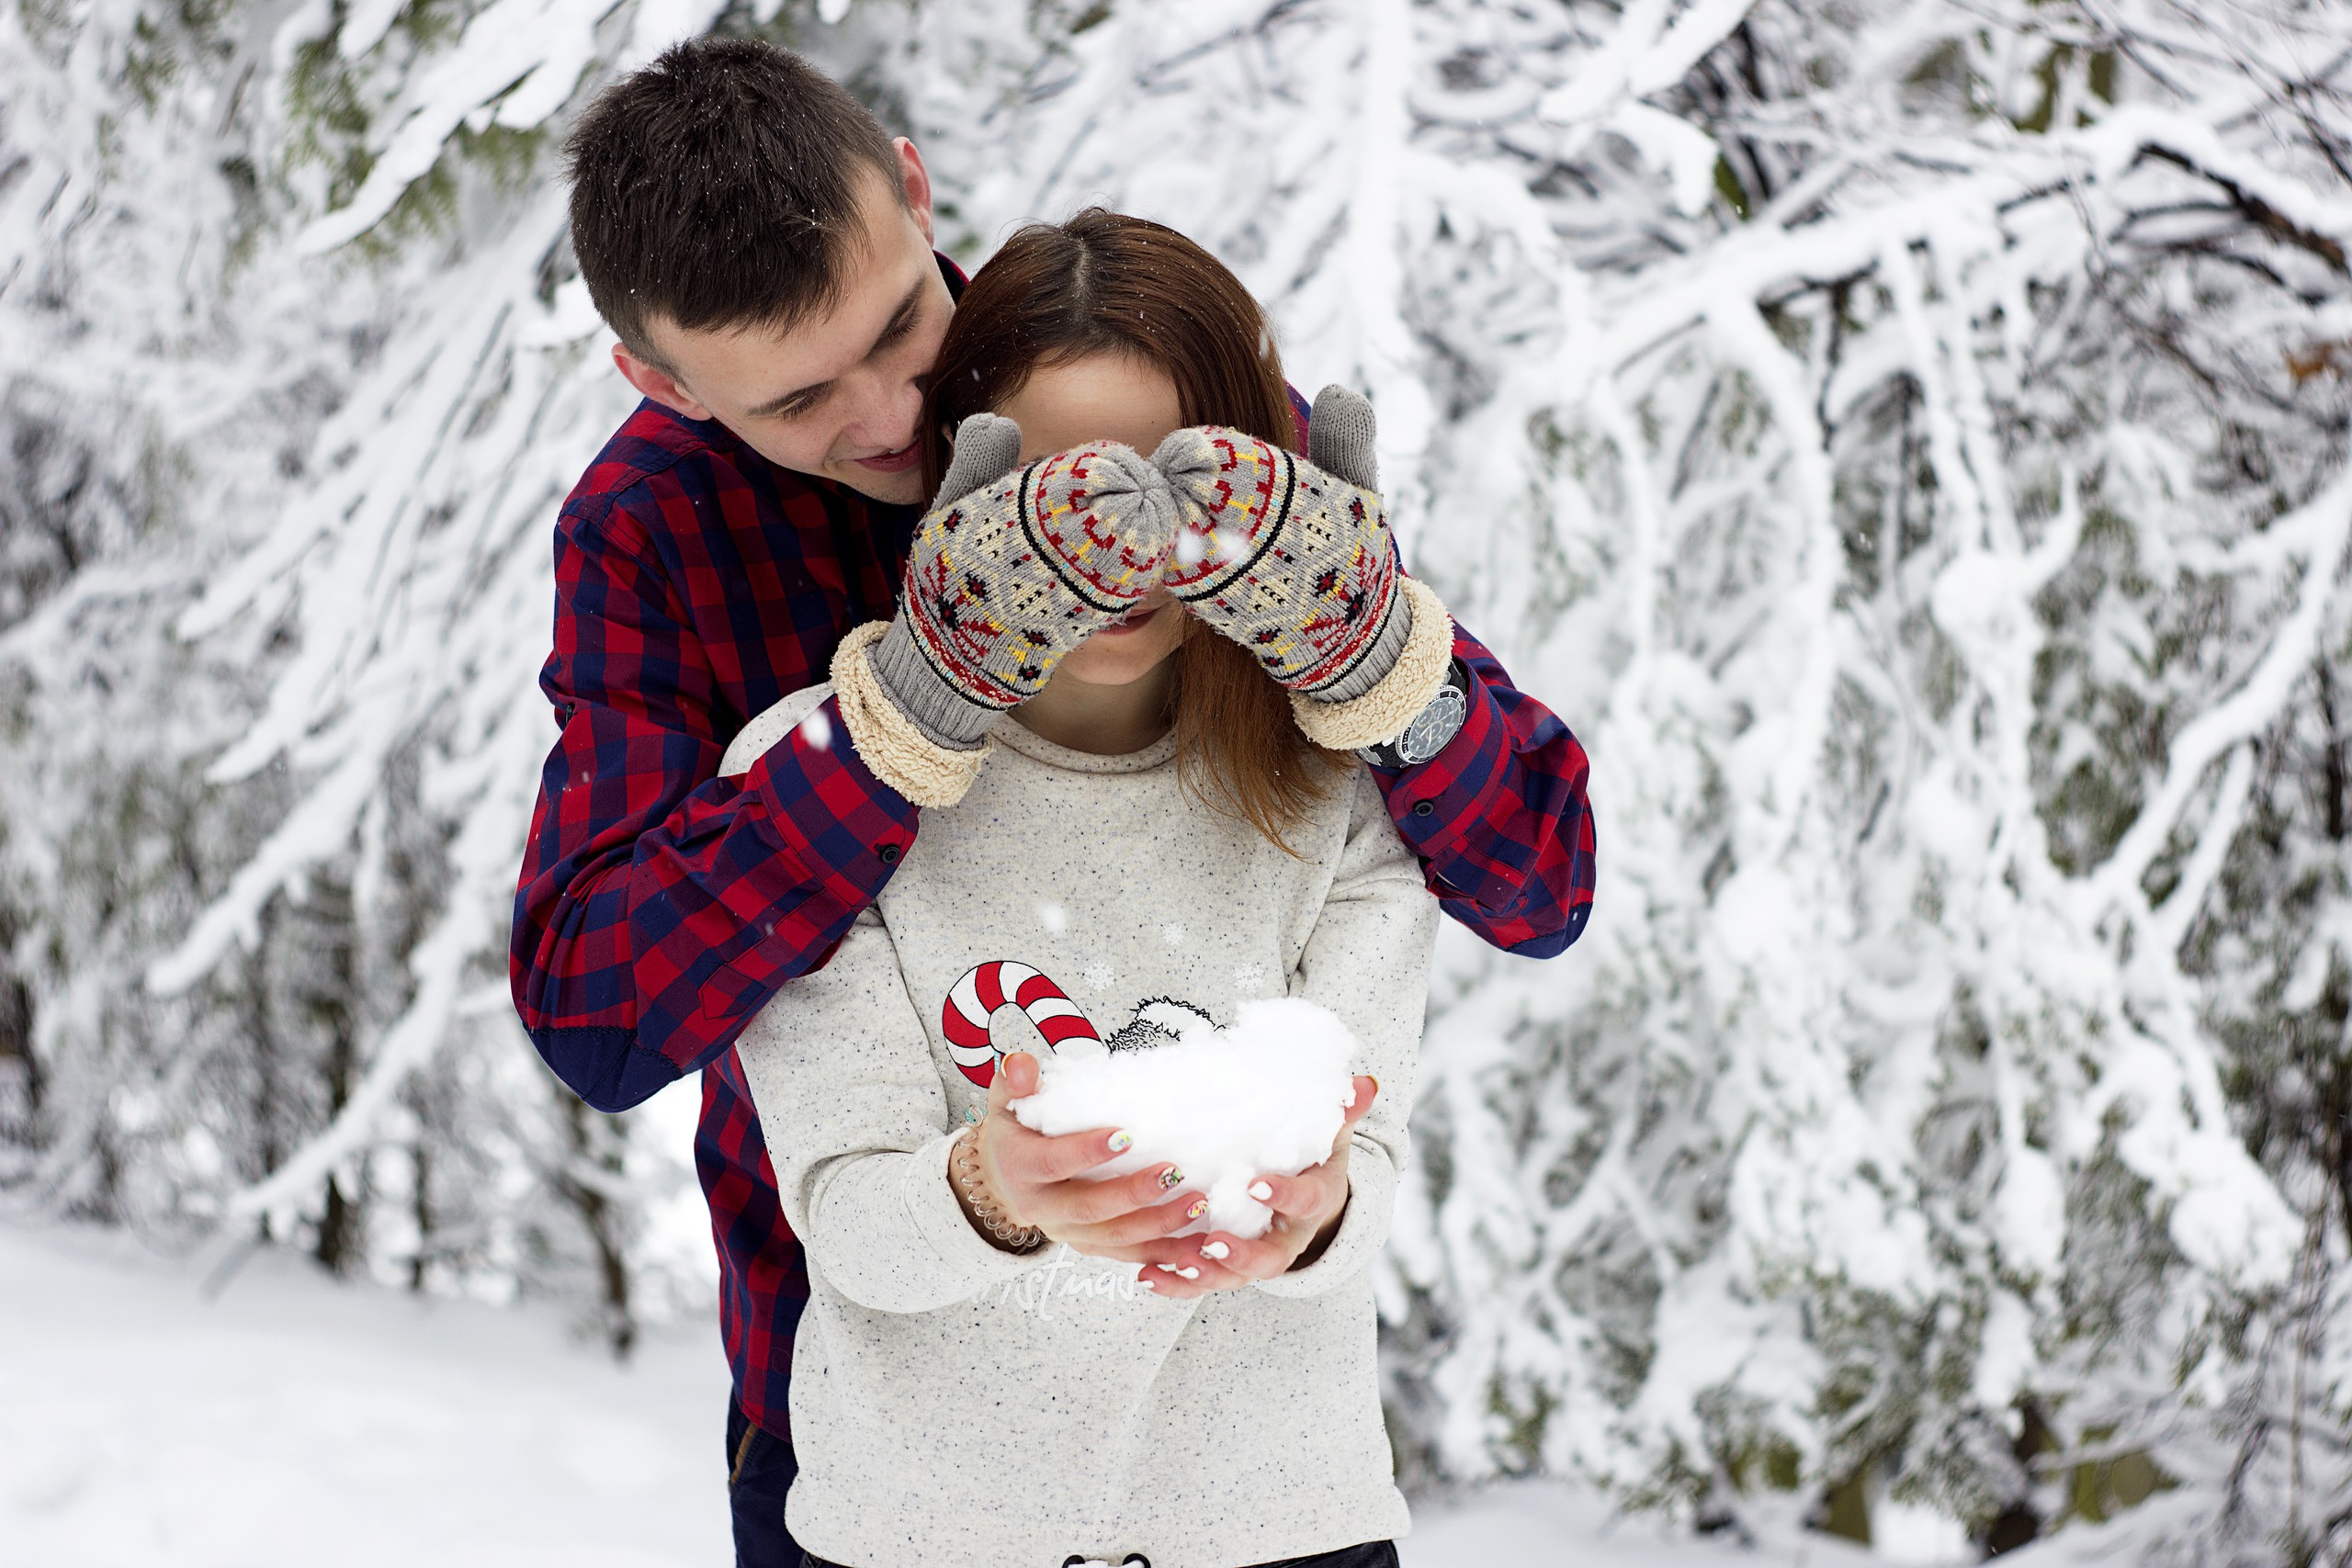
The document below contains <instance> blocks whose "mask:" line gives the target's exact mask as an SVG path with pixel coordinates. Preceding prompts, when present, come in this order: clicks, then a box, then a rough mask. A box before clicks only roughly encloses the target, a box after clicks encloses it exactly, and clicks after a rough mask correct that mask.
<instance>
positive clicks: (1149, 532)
mask: <svg viewBox="0 0 2352 1568" xmlns="http://www.w3.org/2000/svg"><path fill="white" fill-rule="evenodd" d="M967 447H968V448H970V449H972V450H975V451H977V452H978V453H980V454H981V456H980V457H978V458H976V459H975V461H974V462H973V463H972V464H971V465H970V466H969V467H967V465H966V463H965V454H966V451H967ZM1019 453H1020V431H1019V429H1018V428H1017V427H1016V426H1015V425H1014V424H1013V423H1012V421H1011V420H1007V419H1001V418H999V417H998V416H996V415H994V414H975V415H973V416H972V417H971V418H970V419H967V420H966V421H965V422H964V424H963V428H962V429H960V430H959V431H958V432H957V433H956V467H955V468H950V469H949V470H948V479H949V483H948V484H943V485H942V486H941V491H940V493H941V494H942V495H943V496H948V495H953V496H955V498H956V499H954V500H953V501H950V502H943V503H942V504H939V505H936V506H934V507H933V510H932V512H931V513H930V514H929V515H928V516H926V517H925V518H924V519H923V520H922V525H921V526H920V527H918V529H917V530H916V533H915V539H914V546H913V549H912V551H911V552H910V556H909V558H908V562H907V580H906V586H905V588H904V590H903V591H902V593H901V596H900V599H899V614H898V616H897V618H896V619H895V620H893V621H892V622H891V623H890V629H889V631H888V633H887V634H885V635H884V637H883V638H882V640H881V641H880V643H879V644H877V645H876V648H875V649H874V655H873V661H872V668H873V674H874V679H875V682H876V684H877V685H878V686H879V688H880V689H881V691H882V692H883V693H884V694H887V695H888V697H889V699H890V700H891V702H892V703H894V704H895V705H897V707H898V709H899V712H900V713H901V714H903V715H904V716H905V717H906V719H907V720H908V722H909V723H910V724H911V725H913V726H914V728H916V729H917V730H919V731H920V732H921V733H922V735H923V737H924V738H925V739H928V740H930V741H931V742H932V743H933V744H934V745H938V746H943V747H945V748H948V749H950V750H968V749H970V748H972V747H974V746H977V745H978V744H979V740H980V737H981V736H982V735H983V734H984V733H985V732H986V730H987V728H988V727H989V722H990V721H991V720H993V719H994V718H995V717H996V716H997V715H998V714H1000V713H1001V712H1003V711H1004V710H1005V709H1006V708H1009V707H1012V706H1013V705H1016V704H1018V703H1023V702H1025V701H1027V700H1028V699H1029V698H1030V697H1032V696H1035V694H1036V693H1037V691H1038V689H1039V688H1040V687H1042V686H1043V685H1045V683H1046V680H1047V678H1048V677H1050V676H1051V675H1052V674H1053V671H1054V666H1055V665H1057V664H1058V663H1060V662H1061V660H1062V656H1063V655H1065V654H1067V653H1068V652H1069V650H1070V649H1073V648H1076V647H1077V646H1078V645H1079V644H1080V642H1083V641H1084V640H1085V639H1086V638H1087V637H1089V636H1090V635H1091V634H1092V633H1093V632H1094V631H1095V630H1096V629H1097V628H1098V627H1101V626H1104V625H1105V624H1107V623H1108V622H1110V621H1112V620H1114V619H1115V618H1116V617H1117V616H1119V615H1123V614H1125V612H1126V611H1127V610H1128V609H1129V608H1130V607H1132V606H1133V605H1134V604H1136V601H1138V600H1140V599H1142V598H1143V597H1144V596H1145V595H1146V594H1148V593H1149V592H1151V590H1152V588H1153V586H1154V585H1155V584H1156V583H1157V582H1158V581H1159V573H1160V569H1161V567H1162V566H1163V565H1165V564H1166V562H1167V559H1168V553H1169V551H1170V548H1171V547H1173V546H1174V543H1175V538H1176V507H1175V502H1174V501H1173V500H1172V499H1171V498H1170V494H1169V491H1168V482H1167V480H1166V479H1164V478H1163V477H1162V476H1161V474H1160V472H1159V469H1157V468H1154V467H1152V465H1151V464H1149V463H1148V462H1147V461H1145V460H1144V458H1143V457H1141V456H1139V455H1138V454H1136V452H1134V451H1132V450H1130V449H1129V448H1127V447H1125V446H1120V445H1118V444H1117V443H1116V442H1108V441H1104V442H1095V443H1092V444H1090V445H1088V446H1078V447H1073V448H1071V449H1070V450H1069V451H1067V452H1057V453H1055V454H1054V455H1053V456H1052V457H1044V458H1040V459H1039V460H1038V461H1036V462H1035V463H1032V464H1031V465H1029V467H1028V468H1023V469H1022V470H1020V471H1019V472H1018V473H1014V472H1011V471H1010V465H1011V461H1012V459H1014V458H1017V457H1018V456H1019ZM976 474H977V475H979V476H981V478H980V480H979V482H978V483H977V484H976V485H975V486H973V487H971V488H968V489H967V490H964V491H956V490H954V489H952V488H951V487H952V486H953V485H954V484H956V483H960V482H961V480H962V479H966V478H971V477H973V476H974V475H976Z"/></svg>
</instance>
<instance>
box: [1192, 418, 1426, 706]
mask: <svg viewBox="0 0 2352 1568" xmlns="http://www.w3.org/2000/svg"><path fill="white" fill-rule="evenodd" d="M1307 449H1308V451H1309V452H1311V453H1312V454H1313V460H1312V461H1309V460H1307V459H1304V458H1300V457H1295V456H1294V455H1293V454H1291V453H1289V452H1285V451H1283V449H1282V448H1281V447H1279V446H1272V445H1270V444H1269V443H1267V442H1263V441H1261V440H1258V439H1257V438H1256V437H1254V436H1250V435H1245V434H1242V433H1241V432H1239V431H1238V430H1225V429H1221V428H1219V427H1217V426H1215V425H1202V426H1197V427H1194V428H1193V429H1190V430H1179V431H1177V432H1175V433H1174V434H1171V435H1170V436H1169V437H1168V439H1167V440H1165V441H1163V442H1161V443H1160V444H1159V450H1158V451H1157V452H1155V453H1153V454H1152V461H1153V463H1154V464H1156V465H1157V466H1158V467H1159V469H1160V471H1161V472H1163V473H1165V474H1166V475H1167V476H1168V483H1169V487H1170V490H1171V491H1173V492H1174V493H1175V497H1176V501H1177V503H1178V505H1179V507H1180V508H1181V509H1182V516H1183V524H1182V532H1181V533H1180V534H1179V535H1178V536H1177V539H1176V545H1175V551H1174V555H1173V558H1172V559H1171V560H1170V564H1169V568H1168V587H1169V590H1170V592H1173V593H1174V594H1175V595H1176V597H1177V598H1178V599H1180V600H1182V601H1183V604H1184V607H1185V608H1186V609H1188V610H1190V611H1191V612H1192V613H1193V615H1197V616H1199V617H1200V618H1201V619H1202V620H1203V621H1204V622H1206V623H1207V624H1208V625H1209V626H1210V627H1211V628H1212V629H1213V630H1215V631H1216V632H1218V633H1220V634H1222V635H1223V636H1225V637H1230V638H1232V639H1233V640H1234V641H1235V642H1238V643H1239V644H1240V645H1241V646H1242V647H1244V648H1246V649H1249V650H1250V653H1251V654H1253V655H1254V656H1256V658H1257V660H1258V662H1259V663H1260V664H1261V665H1262V666H1263V667H1264V668H1265V671H1266V672H1267V673H1268V674H1270V675H1272V677H1273V678H1274V679H1275V680H1276V681H1278V682H1281V683H1282V684H1283V685H1285V686H1287V687H1289V688H1290V689H1291V690H1292V691H1294V692H1296V693H1298V694H1300V695H1301V696H1304V697H1306V698H1308V699H1310V700H1312V701H1315V702H1320V703H1340V702H1347V701H1350V700H1351V699H1353V698H1355V697H1359V696H1362V695H1363V694H1365V693H1367V692H1369V691H1371V690H1372V689H1373V688H1374V686H1376V685H1378V684H1379V683H1380V682H1381V681H1382V680H1384V679H1385V677H1386V676H1387V675H1388V673H1389V671H1392V670H1394V669H1396V668H1397V661H1398V660H1400V659H1401V658H1402V657H1403V656H1404V652H1405V645H1406V643H1407V640H1408V638H1409V637H1410V636H1411V634H1412V627H1413V606H1412V603H1411V601H1410V599H1409V598H1408V596H1406V595H1405V594H1403V593H1402V592H1399V591H1398V587H1397V583H1398V578H1397V547H1396V544H1395V541H1394V540H1393V539H1392V538H1391V537H1390V535H1389V529H1388V513H1387V511H1386V509H1385V507H1384V506H1383V505H1382V504H1381V500H1380V492H1379V491H1378V489H1377V486H1376V483H1375V479H1376V471H1375V468H1374V458H1373V418H1372V405H1371V404H1370V403H1367V402H1366V401H1364V400H1363V398H1361V397H1358V396H1357V395H1356V394H1355V393H1353V392H1351V391H1349V390H1348V389H1346V388H1344V387H1338V386H1332V387H1326V388H1324V389H1323V391H1322V393H1321V395H1320V396H1318V397H1317V399H1316V400H1315V417H1314V419H1313V421H1312V422H1311V423H1309V425H1308V434H1307Z"/></svg>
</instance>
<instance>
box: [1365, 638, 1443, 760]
mask: <svg viewBox="0 0 2352 1568" xmlns="http://www.w3.org/2000/svg"><path fill="white" fill-rule="evenodd" d="M1469 717H1470V671H1467V670H1464V668H1463V667H1462V660H1459V659H1457V660H1454V661H1453V663H1452V664H1449V665H1448V666H1446V671H1445V684H1444V685H1442V686H1440V687H1439V688H1438V689H1437V695H1435V696H1433V697H1431V698H1430V703H1429V706H1427V707H1425V708H1423V709H1422V710H1421V711H1420V714H1419V716H1418V717H1416V718H1415V719H1414V720H1413V722H1412V723H1410V724H1408V725H1407V726H1406V727H1405V733H1403V734H1402V735H1399V736H1398V737H1397V739H1394V740H1389V741H1385V742H1383V743H1382V744H1380V745H1378V746H1365V747H1361V748H1359V749H1358V750H1357V751H1356V755H1357V756H1358V757H1361V758H1362V759H1363V760H1364V761H1367V762H1370V763H1371V764H1372V765H1373V766H1374V767H1375V768H1409V767H1411V766H1412V765H1413V764H1414V763H1416V762H1426V761H1429V760H1430V758H1431V757H1434V756H1436V755H1437V754H1438V753H1439V752H1440V751H1442V750H1445V745H1446V742H1447V741H1449V740H1452V739H1453V738H1454V737H1455V736H1457V735H1459V734H1461V733H1462V727H1463V725H1464V723H1466V722H1467V721H1468V719H1469Z"/></svg>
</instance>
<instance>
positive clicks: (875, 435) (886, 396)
mask: <svg viewBox="0 0 2352 1568" xmlns="http://www.w3.org/2000/svg"><path fill="white" fill-rule="evenodd" d="M851 390H852V392H853V395H854V398H855V402H854V405H853V406H852V409H851V412H850V423H849V430H850V434H851V436H852V437H853V438H854V439H855V440H856V441H857V442H858V444H859V445H860V446H869V447H872V448H874V449H876V450H877V451H883V452H896V451H898V450H899V449H900V448H901V447H903V446H906V445H907V444H908V443H909V442H910V441H912V440H913V439H914V438H915V426H916V423H917V422H918V421H920V420H921V419H922V388H921V387H919V386H917V385H915V381H914V378H913V377H911V376H909V375H906V374H904V373H903V372H901V373H899V374H897V375H870V376H865V377H862V378H859V381H858V384H857V385H856V386H855V387H854V388H853V389H851Z"/></svg>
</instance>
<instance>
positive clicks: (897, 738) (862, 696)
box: [833, 621, 996, 806]
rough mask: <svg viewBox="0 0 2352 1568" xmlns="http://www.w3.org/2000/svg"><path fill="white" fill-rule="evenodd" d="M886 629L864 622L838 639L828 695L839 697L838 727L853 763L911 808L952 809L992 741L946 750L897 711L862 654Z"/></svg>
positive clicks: (867, 657)
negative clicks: (851, 750) (846, 740)
mask: <svg viewBox="0 0 2352 1568" xmlns="http://www.w3.org/2000/svg"><path fill="white" fill-rule="evenodd" d="M889 629H890V623H889V622H888V621H869V622H867V623H866V624H865V625H864V626H860V627H858V628H857V629H856V630H855V631H854V632H852V633H850V634H849V636H847V637H843V638H842V646H841V649H840V651H838V652H836V653H835V654H834V655H833V692H834V694H836V695H837V696H839V697H840V698H841V708H842V723H843V724H845V725H847V726H848V727H849V739H850V744H852V745H853V746H855V747H856V748H857V755H858V760H859V761H863V762H864V763H865V766H866V768H867V769H868V770H869V771H870V772H871V773H873V774H874V776H875V777H876V778H877V779H880V780H881V781H882V782H883V783H884V784H888V785H889V786H890V787H891V788H892V789H895V790H897V791H898V792H899V794H900V795H905V796H906V797H907V798H908V799H909V800H910V801H912V802H914V803H915V804H916V805H917V806H953V805H955V804H956V802H957V801H959V800H961V799H963V798H964V792H965V791H966V790H967V789H969V788H971V787H972V781H973V780H974V779H976V778H978V777H979V773H980V764H981V763H982V762H984V761H987V760H988V755H989V752H990V751H992V750H995V749H996V742H995V741H993V740H984V741H982V742H981V743H980V744H979V745H978V747H976V748H974V749H973V750H969V751H956V750H949V749H948V748H947V747H944V746H942V745H940V744H939V743H938V742H937V741H934V740H933V739H930V738H929V737H928V736H926V735H924V734H923V732H922V730H920V729H917V728H915V726H914V721H913V720H912V719H910V718H909V717H908V716H906V715H905V714H902V713H900V712H899V705H898V704H896V703H894V702H892V701H891V700H890V698H889V696H888V694H886V693H885V692H884V691H883V690H882V683H881V682H879V681H877V680H876V679H875V678H874V667H873V665H872V663H871V661H870V655H869V651H868V650H869V649H872V648H873V647H874V645H875V644H876V643H877V642H880V641H881V640H882V634H883V633H885V632H887V631H888V630H889Z"/></svg>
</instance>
